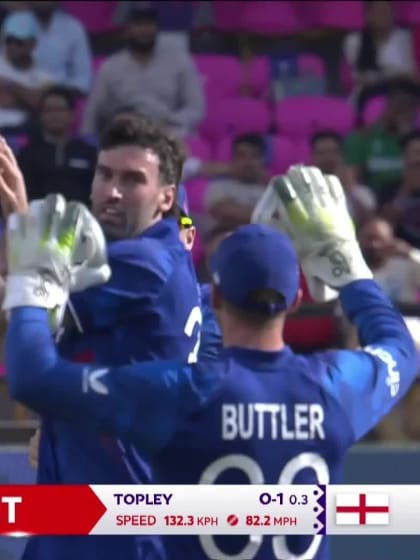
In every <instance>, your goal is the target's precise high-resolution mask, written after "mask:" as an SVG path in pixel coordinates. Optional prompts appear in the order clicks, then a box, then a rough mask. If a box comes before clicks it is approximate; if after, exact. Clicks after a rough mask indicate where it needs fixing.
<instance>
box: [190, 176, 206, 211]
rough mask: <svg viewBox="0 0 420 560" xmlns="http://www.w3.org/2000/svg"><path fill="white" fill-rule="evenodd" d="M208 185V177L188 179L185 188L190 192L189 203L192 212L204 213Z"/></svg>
mask: <svg viewBox="0 0 420 560" xmlns="http://www.w3.org/2000/svg"><path fill="white" fill-rule="evenodd" d="M207 186H208V180H207V179H192V180H191V181H186V183H185V188H186V190H187V194H188V205H189V207H190V212H191V213H192V214H194V213H195V214H204V212H205V197H206V191H207Z"/></svg>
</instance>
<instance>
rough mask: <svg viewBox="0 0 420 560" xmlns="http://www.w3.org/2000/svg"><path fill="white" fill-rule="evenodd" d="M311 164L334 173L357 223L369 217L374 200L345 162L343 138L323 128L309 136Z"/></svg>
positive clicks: (331, 173) (373, 209) (372, 209)
mask: <svg viewBox="0 0 420 560" xmlns="http://www.w3.org/2000/svg"><path fill="white" fill-rule="evenodd" d="M311 150H312V164H313V165H315V167H318V168H319V169H320V170H321V171H322V172H323V173H326V174H329V175H336V176H337V177H338V178H339V179H340V181H341V184H342V185H343V187H344V189H345V193H346V198H347V204H348V207H349V211H350V213H351V215H352V217H353V219H354V220H355V222H356V223H357V224H360V223H362V222H364V221H366V220H367V219H368V218H370V217H371V216H372V214H373V212H374V211H375V207H376V201H375V197H374V195H373V194H372V191H371V190H370V189H368V188H367V187H365V186H363V185H359V184H358V183H357V182H356V181H355V177H354V173H353V172H352V170H351V169H350V168H349V167H348V166H347V165H346V164H345V162H344V157H343V139H342V138H341V136H340V135H339V134H338V133H337V132H334V131H329V130H324V131H320V132H317V133H315V134H314V135H313V136H312V138H311Z"/></svg>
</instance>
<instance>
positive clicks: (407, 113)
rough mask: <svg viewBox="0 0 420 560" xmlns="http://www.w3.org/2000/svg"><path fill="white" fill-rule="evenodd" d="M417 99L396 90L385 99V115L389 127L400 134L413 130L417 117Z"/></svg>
mask: <svg viewBox="0 0 420 560" xmlns="http://www.w3.org/2000/svg"><path fill="white" fill-rule="evenodd" d="M417 109H418V103H417V99H416V98H415V97H414V96H413V95H411V94H408V93H405V92H396V93H394V94H392V95H390V96H389V98H388V101H387V117H388V122H389V124H390V125H391V127H392V128H393V129H394V130H395V132H397V134H399V135H400V136H402V135H404V134H407V133H408V132H411V130H413V128H414V126H415V123H416V118H417Z"/></svg>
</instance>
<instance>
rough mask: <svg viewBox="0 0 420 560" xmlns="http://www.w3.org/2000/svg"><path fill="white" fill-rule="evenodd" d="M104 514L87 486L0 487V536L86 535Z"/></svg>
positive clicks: (102, 508)
mask: <svg viewBox="0 0 420 560" xmlns="http://www.w3.org/2000/svg"><path fill="white" fill-rule="evenodd" d="M105 512H106V507H105V506H104V504H103V503H102V502H101V501H100V500H99V498H98V497H97V496H96V494H95V493H94V492H93V491H92V490H91V488H90V487H89V486H52V485H51V486H50V485H21V486H14V485H5V486H0V534H1V535H17V534H19V533H20V534H22V533H23V534H26V535H88V534H89V533H90V531H91V530H92V529H93V527H94V526H95V525H96V523H97V522H98V521H99V519H100V518H101V517H102V516H103V514H104V513H105Z"/></svg>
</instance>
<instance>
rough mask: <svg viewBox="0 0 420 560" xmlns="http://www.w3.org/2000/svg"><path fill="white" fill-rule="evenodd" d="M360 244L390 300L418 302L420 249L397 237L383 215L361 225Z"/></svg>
mask: <svg viewBox="0 0 420 560" xmlns="http://www.w3.org/2000/svg"><path fill="white" fill-rule="evenodd" d="M359 243H360V247H361V249H362V252H363V256H364V257H365V260H366V262H367V264H368V265H369V267H370V268H371V270H372V272H373V274H374V277H375V280H376V281H377V282H378V283H379V284H380V285H381V286H382V288H383V290H384V291H385V293H386V294H387V295H388V297H389V298H390V299H392V300H393V301H396V302H404V303H415V302H416V301H418V296H419V294H420V251H418V250H416V249H413V247H411V246H410V245H408V244H407V243H406V242H404V241H402V240H401V239H398V238H396V237H394V233H393V231H392V227H391V225H390V224H389V223H388V222H386V221H385V220H382V219H380V218H374V219H372V220H370V221H369V222H367V223H366V224H364V225H363V226H362V227H361V229H360V232H359Z"/></svg>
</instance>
